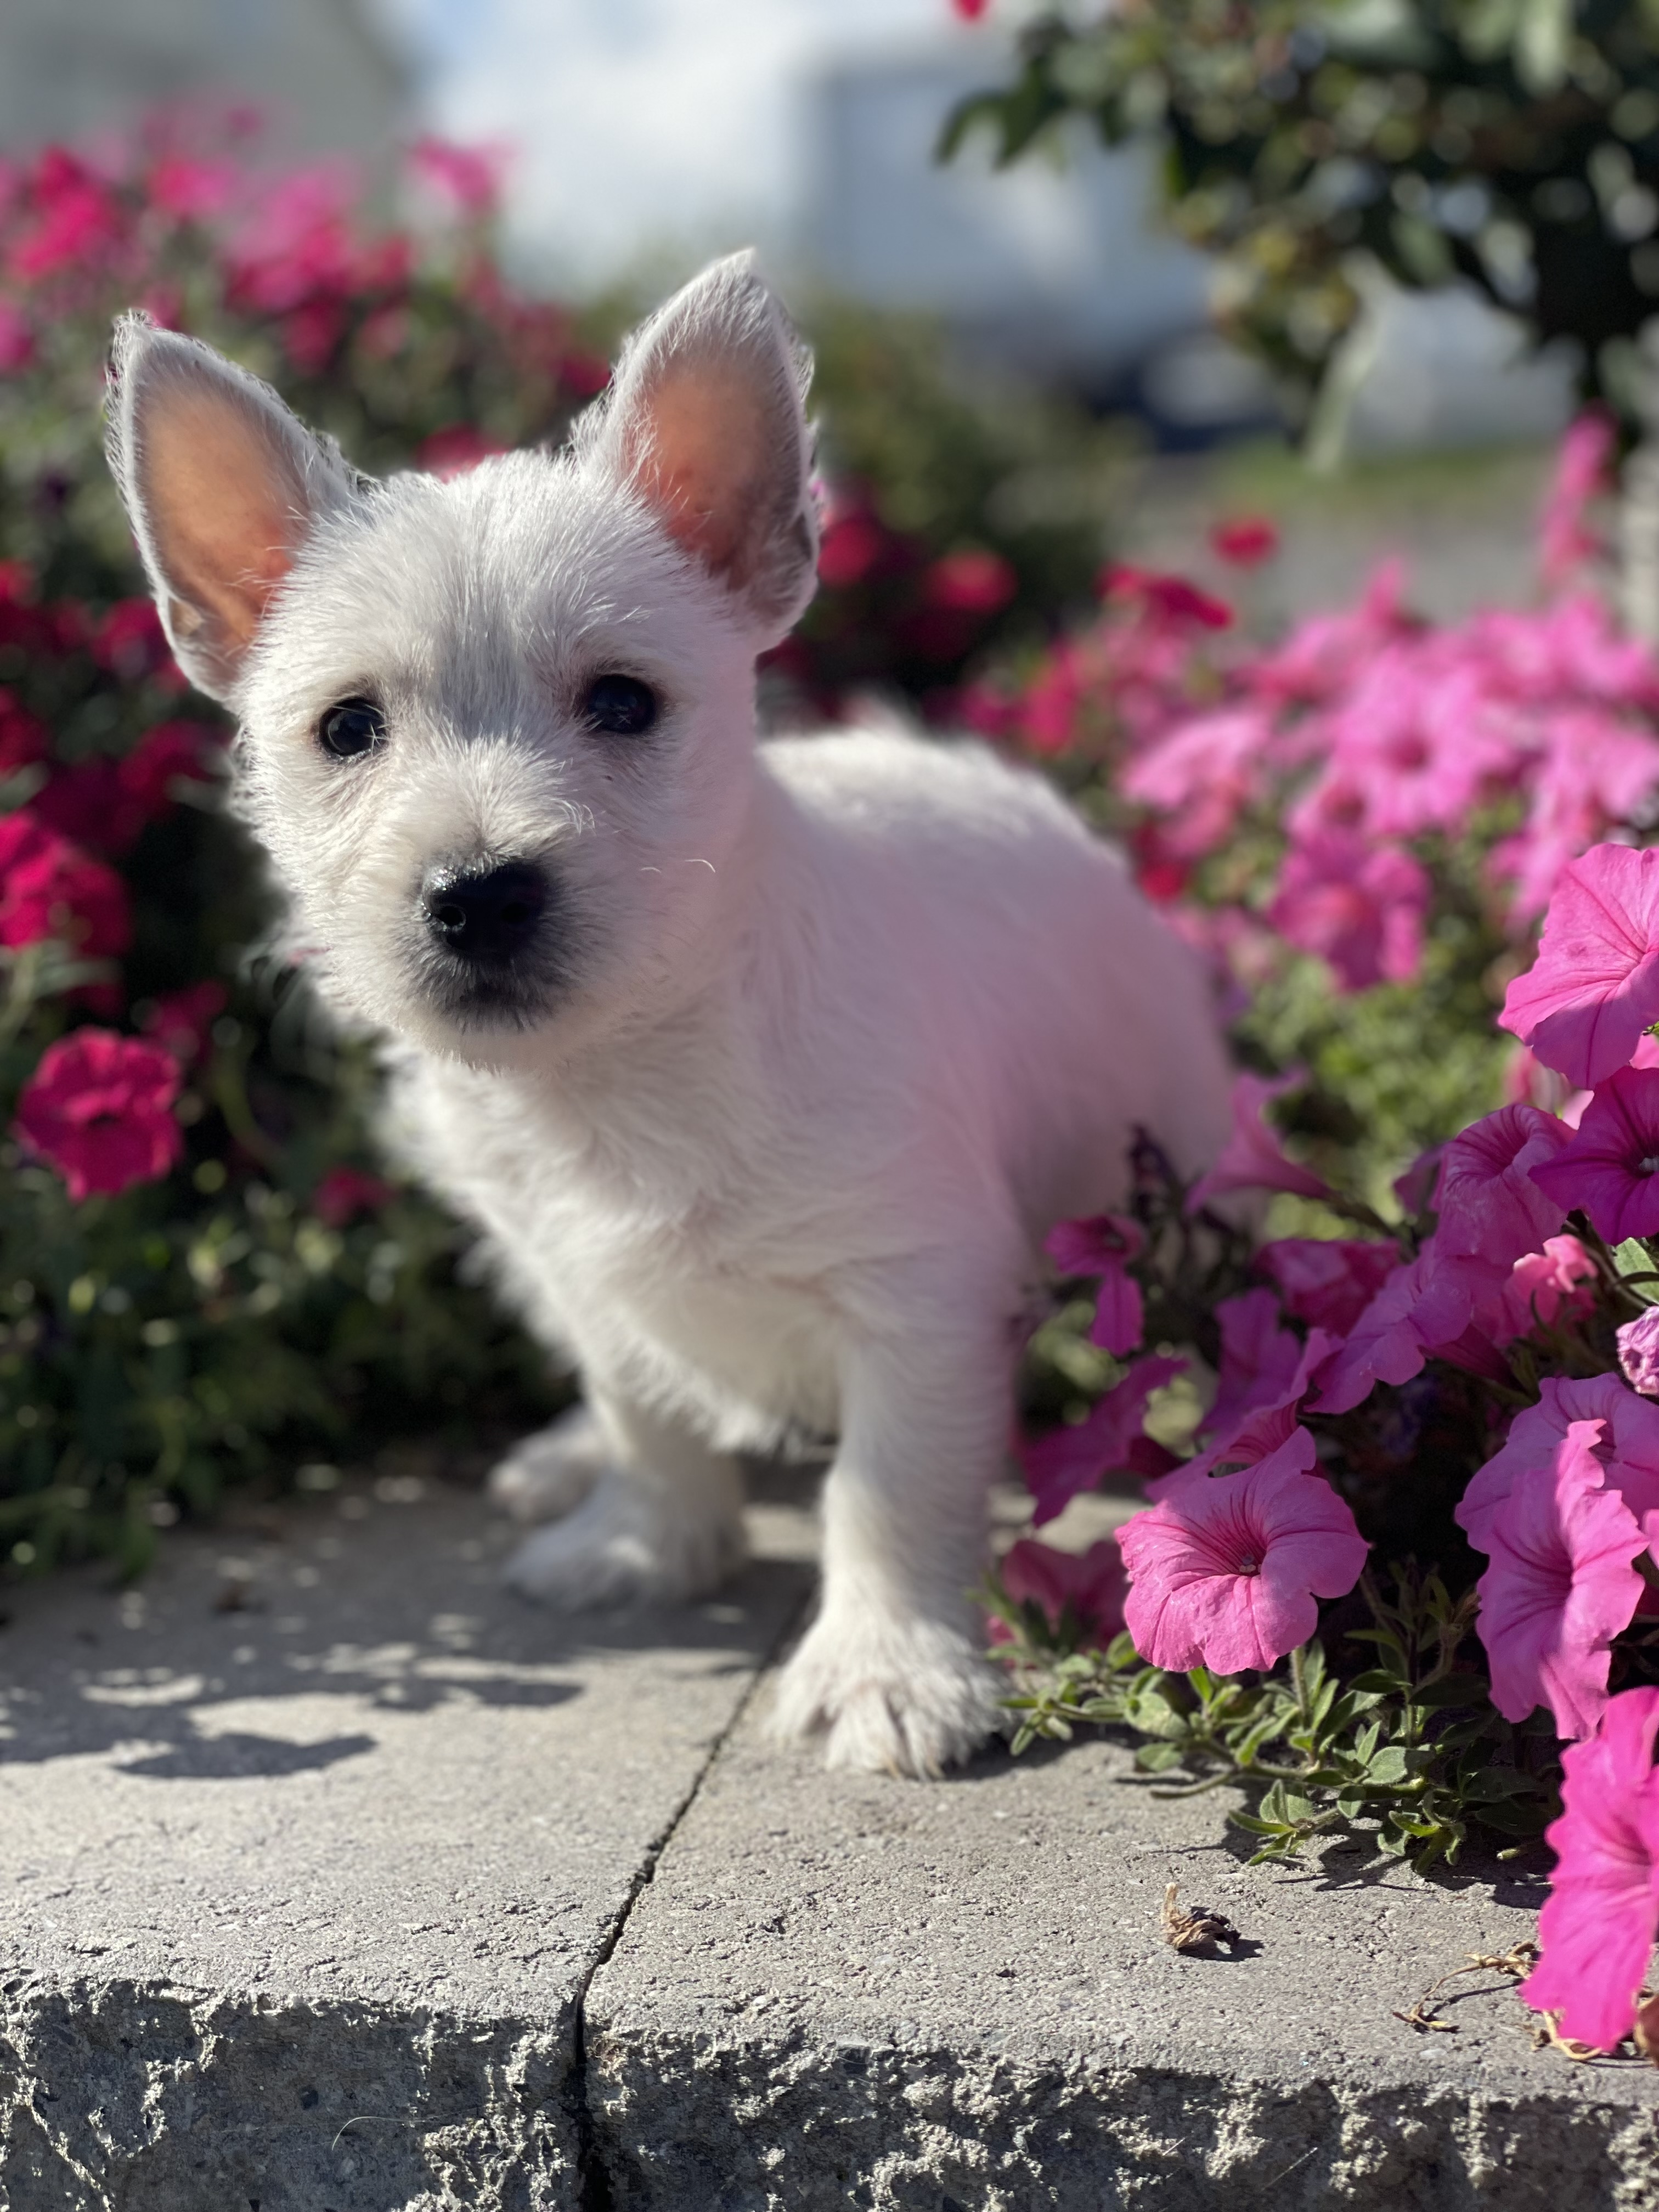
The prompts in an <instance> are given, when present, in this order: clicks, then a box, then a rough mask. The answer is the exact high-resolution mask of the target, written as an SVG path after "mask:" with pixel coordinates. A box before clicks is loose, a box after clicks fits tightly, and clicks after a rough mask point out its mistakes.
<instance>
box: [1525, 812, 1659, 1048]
mask: <svg viewBox="0 0 1659 2212" xmlns="http://www.w3.org/2000/svg"><path fill="white" fill-rule="evenodd" d="M1498 1020H1499V1023H1500V1024H1501V1026H1502V1027H1503V1028H1504V1029H1506V1030H1509V1031H1510V1033H1511V1034H1512V1035H1513V1036H1518V1037H1519V1038H1520V1039H1521V1041H1522V1043H1523V1044H1528V1045H1530V1046H1531V1048H1532V1049H1533V1051H1534V1053H1535V1054H1536V1055H1537V1056H1538V1058H1539V1059H1540V1060H1542V1061H1543V1062H1544V1063H1545V1065H1546V1066H1548V1067H1553V1068H1557V1069H1559V1072H1560V1073H1562V1074H1563V1075H1565V1077H1566V1079H1567V1080H1568V1081H1569V1082H1570V1083H1571V1084H1574V1085H1577V1088H1578V1089H1580V1090H1581V1091H1593V1090H1595V1089H1596V1088H1597V1087H1598V1086H1599V1085H1601V1083H1603V1082H1604V1081H1605V1080H1606V1079H1607V1077H1608V1076H1609V1075H1612V1074H1613V1073H1614V1072H1615V1071H1616V1070H1617V1069H1619V1068H1621V1067H1624V1066H1627V1065H1628V1063H1629V1060H1630V1057H1631V1054H1632V1053H1633V1052H1634V1051H1635V1049H1636V1045H1637V1040H1638V1038H1639V1037H1640V1036H1641V1034H1642V1032H1643V1030H1644V1029H1647V1028H1649V1027H1650V1025H1651V1024H1653V1023H1654V1022H1656V1021H1659V849H1656V848H1648V849H1647V850H1644V851H1639V852H1638V850H1636V848H1634V847H1632V846H1629V845H1597V846H1595V848H1593V849H1592V850H1591V851H1589V852H1588V853H1586V854H1583V857H1582V858H1581V859H1579V860H1574V861H1573V862H1571V865H1570V866H1567V867H1566V868H1565V869H1564V870H1563V871H1562V873H1561V878H1560V880H1559V883H1558V884H1557V885H1556V888H1555V896H1554V897H1553V899H1552V900H1551V901H1550V910H1549V914H1548V915H1547V918H1546V920H1545V922H1544V934H1543V938H1542V939H1541V943H1540V945H1539V947H1538V957H1537V959H1536V960H1535V961H1534V963H1533V964H1532V967H1531V968H1530V969H1528V972H1527V974H1526V975H1519V976H1517V977H1516V980H1515V981H1514V982H1513V983H1511V984H1510V987H1509V992H1508V994H1507V995H1506V996H1505V998H1504V1011H1503V1012H1502V1014H1500V1015H1499V1017H1498Z"/></svg>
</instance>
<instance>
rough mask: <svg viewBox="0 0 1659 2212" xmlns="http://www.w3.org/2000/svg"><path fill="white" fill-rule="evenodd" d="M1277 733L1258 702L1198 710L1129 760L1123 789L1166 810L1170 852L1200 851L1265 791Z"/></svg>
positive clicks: (1196, 855)
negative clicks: (1207, 711)
mask: <svg viewBox="0 0 1659 2212" xmlns="http://www.w3.org/2000/svg"><path fill="white" fill-rule="evenodd" d="M1272 735H1273V720H1272V716H1271V715H1270V714H1268V713H1267V711H1266V710H1265V709H1264V708H1260V707H1255V706H1248V705H1247V706H1239V707H1225V708H1218V709H1217V710H1216V711H1215V712H1214V713H1212V714H1195V715H1194V716H1192V717H1191V719H1190V720H1182V721H1180V722H1177V723H1176V725H1175V726H1174V728H1172V729H1170V731H1168V732H1166V733H1164V735H1163V736H1161V737H1160V738H1158V741H1157V742H1156V743H1155V744H1152V745H1150V746H1148V748H1147V749H1146V751H1145V752H1143V753H1142V754H1141V755H1140V757H1139V758H1138V759H1136V760H1133V761H1131V762H1130V763H1129V764H1128V766H1127V768H1126V769H1124V771H1123V774H1122V777H1121V788H1122V790H1123V793H1124V795H1125V796H1126V798H1129V799H1133V800H1135V801H1136V803H1137V804H1138V805H1142V806H1151V807H1155V808H1156V809H1157V810H1158V812H1159V813H1160V814H1161V815H1162V816H1164V817H1165V818H1164V820H1163V821H1162V822H1161V823H1160V824H1159V827H1160V829H1161V832H1162V835H1163V838H1164V843H1165V845H1166V846H1167V848H1168V849H1169V850H1170V852H1171V853H1172V854H1175V855H1176V857H1177V858H1179V859H1182V860H1197V859H1200V858H1201V857H1202V855H1203V854H1206V853H1212V852H1213V851H1214V850H1215V848H1217V846H1218V845H1219V844H1221V843H1222V842H1224V841H1225V839H1226V838H1227V836H1229V835H1230V834H1231V830H1232V827H1233V824H1234V823H1235V822H1236V821H1237V818H1238V816H1239V812H1240V811H1241V809H1243V807H1244V806H1245V805H1248V804H1249V801H1250V800H1251V799H1254V798H1255V797H1256V796H1257V795H1258V793H1260V791H1261V787H1262V770H1263V767H1264V764H1265V763H1266V760H1267V753H1268V748H1269V744H1270V742H1271V739H1272Z"/></svg>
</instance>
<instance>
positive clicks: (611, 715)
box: [586, 676, 657, 738]
mask: <svg viewBox="0 0 1659 2212" xmlns="http://www.w3.org/2000/svg"><path fill="white" fill-rule="evenodd" d="M586 712H587V719H588V720H589V721H590V722H591V723H592V726H593V727H594V728H595V729H596V730H608V731H609V732H611V736H612V737H614V738H637V737H638V736H639V735H640V733H641V731H644V730H648V729H649V728H650V726H651V725H652V724H653V722H654V721H655V720H656V719H657V695H656V693H655V692H654V691H653V690H652V689H651V686H650V685H649V684H641V682H640V679H639V678H638V677H637V676H601V677H600V678H599V679H598V681H597V682H596V683H595V684H593V686H592V689H591V690H589V692H588V695H587V705H586Z"/></svg>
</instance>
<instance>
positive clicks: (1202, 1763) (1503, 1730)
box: [985, 1566, 1560, 1872]
mask: <svg viewBox="0 0 1659 2212" xmlns="http://www.w3.org/2000/svg"><path fill="white" fill-rule="evenodd" d="M1361 1589H1362V1590H1363V1591H1364V1598H1365V1601H1366V1606H1367V1608H1368V1612H1369V1615H1370V1619H1369V1622H1368V1624H1367V1625H1365V1626H1352V1627H1350V1628H1349V1629H1348V1630H1347V1632H1346V1643H1347V1644H1350V1645H1358V1646H1362V1647H1365V1648H1366V1652H1367V1655H1368V1656H1369V1657H1370V1664H1369V1665H1365V1664H1362V1665H1361V1666H1359V1667H1358V1668H1345V1669H1344V1670H1343V1671H1342V1672H1341V1673H1340V1674H1339V1673H1337V1672H1335V1671H1334V1670H1333V1669H1332V1668H1331V1667H1330V1666H1329V1665H1328V1663H1327V1660H1326V1656H1325V1651H1324V1649H1323V1646H1322V1644H1320V1643H1319V1642H1317V1641H1315V1642H1313V1643H1310V1644H1304V1645H1302V1646H1301V1648H1300V1649H1299V1650H1296V1651H1293V1652H1291V1655H1290V1657H1289V1658H1288V1660H1287V1661H1286V1662H1285V1668H1284V1671H1283V1673H1282V1674H1280V1673H1279V1672H1277V1671H1275V1672H1274V1673H1273V1674H1270V1675H1267V1676H1264V1677H1261V1678H1253V1677H1249V1676H1243V1675H1215V1674H1210V1673H1209V1672H1208V1671H1207V1670H1206V1668H1202V1667H1198V1668H1194V1669H1193V1670H1192V1672H1191V1673H1190V1674H1167V1673H1165V1672H1164V1671H1163V1670H1161V1669H1160V1668H1156V1667H1149V1666H1147V1665H1146V1664H1145V1663H1144V1662H1142V1661H1141V1660H1140V1659H1139V1657H1138V1656H1137V1655H1136V1652H1135V1649H1134V1645H1133V1643H1132V1642H1131V1640H1130V1638H1128V1636H1127V1635H1120V1636H1118V1637H1115V1638H1114V1639H1113V1641H1112V1642H1111V1644H1109V1646H1108V1647H1107V1648H1106V1649H1105V1650H1091V1649H1089V1648H1086V1647H1085V1646H1084V1645H1082V1644H1080V1643H1079V1632H1078V1628H1077V1624H1076V1622H1075V1620H1074V1619H1073V1618H1071V1617H1070V1616H1067V1615H1062V1616H1061V1618H1060V1622H1059V1624H1058V1626H1054V1627H1050V1626H1049V1625H1048V1621H1047V1620H1046V1618H1045V1617H1044V1615H1043V1613H1042V1610H1041V1608H1040V1607H1036V1606H1035V1605H1032V1604H1030V1603H1027V1604H1024V1605H1014V1604H1012V1603H1011V1602H1010V1601H1008V1600H1007V1598H1006V1596H1004V1595H1003V1594H1002V1593H1001V1592H1000V1590H997V1589H992V1590H990V1591H988V1592H987V1593H986V1594H985V1599H986V1603H987V1606H988V1607H990V1609H991V1610H992V1611H993V1612H994V1613H996V1614H997V1616H998V1617H999V1618H1000V1620H1003V1621H1004V1622H1005V1623H1006V1626H1007V1627H1008V1629H1009V1630H1010V1632H1012V1639H1013V1640H1012V1643H1011V1644H1002V1645H1000V1646H998V1647H997V1649H996V1655H995V1656H998V1657H999V1658H1000V1659H1002V1660H1003V1661H1004V1662H1005V1663H1006V1664H1007V1665H1009V1666H1010V1667H1011V1668H1012V1673H1013V1677H1014V1682H1015V1687H1014V1690H1013V1692H1012V1695H1011V1696H1009V1697H1008V1698H1007V1699H1006V1700H1005V1703H1006V1705H1007V1706H1008V1709H1009V1711H1010V1712H1011V1713H1012V1715H1014V1717H1015V1727H1014V1735H1013V1747H1014V1750H1015V1751H1016V1752H1020V1751H1023V1750H1024V1749H1025V1748H1026V1747H1027V1746H1028V1745H1030V1744H1031V1743H1033V1742H1035V1741H1038V1740H1040V1739H1048V1740H1050V1741H1066V1739H1068V1738H1069V1737H1070V1736H1071V1735H1072V1733H1073V1730H1074V1729H1076V1728H1078V1727H1079V1726H1084V1725H1086V1726H1094V1727H1105V1728H1112V1729H1123V1730H1126V1731H1127V1733H1128V1734H1129V1735H1132V1736H1133V1737H1135V1738H1137V1739H1138V1740H1139V1741H1138V1747H1137V1750H1136V1753H1135V1766H1136V1769H1137V1771H1139V1772H1140V1773H1142V1774H1144V1775H1147V1776H1149V1777H1150V1776H1156V1777H1159V1778H1163V1779H1164V1780H1165V1781H1166V1782H1171V1781H1172V1782H1175V1783H1176V1785H1177V1786H1176V1787H1175V1788H1174V1789H1173V1790H1167V1791H1164V1792H1160V1793H1159V1794H1169V1795H1174V1796H1195V1795H1198V1794H1200V1793H1201V1792H1203V1791H1206V1790H1216V1789H1221V1788H1236V1789H1237V1790H1240V1791H1241V1792H1242V1793H1243V1803H1242V1804H1241V1805H1239V1806H1237V1807H1235V1808H1233V1809H1232V1810H1231V1811H1230V1812H1229V1814H1228V1815H1227V1818H1228V1820H1229V1821H1230V1823H1231V1825H1232V1826H1235V1827H1237V1828H1239V1829H1242V1830H1243V1832H1245V1833H1246V1834H1248V1835H1249V1836H1253V1837H1255V1838H1257V1839H1258V1841H1257V1844H1256V1848H1255V1850H1254V1852H1253V1853H1252V1854H1251V1863H1252V1864H1253V1865H1254V1864H1255V1863H1258V1862H1261V1861H1263V1860H1286V1861H1295V1860H1297V1859H1299V1858H1300V1857H1302V1856H1303V1855H1304V1853H1305V1852H1307V1851H1308V1850H1310V1849H1311V1850H1330V1849H1333V1848H1336V1849H1343V1848H1346V1849H1353V1848H1358V1849H1360V1850H1364V1851H1365V1852H1367V1853H1368V1854H1370V1856H1372V1857H1379V1858H1389V1857H1394V1858H1405V1859H1408V1860H1409V1861H1410V1862H1411V1863H1412V1864H1413V1866H1414V1867H1416V1868H1417V1869H1418V1870H1419V1872H1424V1871H1425V1870H1426V1869H1428V1868H1429V1867H1431V1866H1432V1865H1433V1864H1434V1863H1436V1862H1437V1860H1441V1859H1443V1860H1445V1861H1446V1862H1448V1863H1450V1862H1452V1861H1455V1859H1456V1857H1457V1856H1458V1854H1459V1852H1460V1851H1461V1850H1462V1849H1463V1846H1464V1844H1466V1842H1467V1841H1468V1838H1469V1835H1470V1832H1471V1830H1472V1829H1480V1830H1484V1831H1486V1841H1487V1842H1488V1844H1497V1845H1498V1847H1499V1848H1500V1849H1504V1848H1508V1847H1511V1846H1513V1845H1514V1844H1516V1840H1517V1839H1520V1840H1522V1841H1525V1840H1529V1839H1531V1838H1534V1837H1536V1836H1538V1835H1540V1834H1541V1832H1542V1831H1543V1828H1544V1826H1545V1825H1546V1823H1547V1821H1548V1820H1551V1819H1552V1818H1553V1816H1554V1814H1555V1813H1556V1812H1558V1811H1559V1796H1558V1784H1559V1777H1560V1768H1559V1759H1558V1755H1557V1751H1556V1746H1555V1742H1554V1736H1553V1729H1551V1728H1550V1726H1549V1724H1548V1720H1547V1717H1543V1718H1542V1719H1541V1721H1540V1722H1530V1721H1529V1722H1526V1723H1522V1725H1521V1726H1520V1727H1519V1728H1515V1727H1511V1725H1510V1723H1509V1722H1507V1721H1505V1720H1504V1718H1503V1717H1502V1716H1501V1715H1500V1714H1498V1713H1497V1712H1495V1711H1493V1709H1492V1705H1491V1704H1490V1702H1489V1699H1488V1687H1487V1682H1486V1675H1485V1674H1484V1672H1480V1671H1476V1670H1472V1669H1465V1668H1461V1667H1460V1666H1459V1665H1458V1663H1457V1662H1458V1656H1459V1653H1460V1650H1461V1649H1462V1645H1463V1643H1464V1640H1465V1638H1467V1637H1468V1632H1469V1630H1470V1628H1471V1626H1472V1625H1473V1623H1474V1611H1475V1605H1474V1592H1473V1591H1468V1592H1466V1593H1465V1594H1464V1595H1463V1596H1462V1598H1460V1599H1457V1600H1454V1599H1453V1598H1452V1597H1451V1596H1450V1595H1449V1594H1448V1591H1447V1588H1446V1585H1445V1583H1443V1581H1442V1580H1441V1578H1440V1577H1439V1576H1438V1574H1436V1573H1432V1572H1431V1573H1427V1574H1419V1572H1418V1571H1417V1570H1416V1569H1415V1568H1413V1567H1409V1566H1408V1567H1404V1568H1398V1569H1396V1570H1395V1587H1394V1589H1393V1591H1392V1593H1391V1594H1390V1595H1389V1596H1387V1597H1385V1596H1384V1595H1383V1594H1382V1593H1381V1592H1380V1591H1379V1590H1378V1589H1377V1588H1376V1585H1375V1583H1373V1582H1372V1580H1371V1578H1370V1576H1369V1575H1368V1576H1366V1577H1365V1578H1364V1581H1363V1582H1362V1583H1361Z"/></svg>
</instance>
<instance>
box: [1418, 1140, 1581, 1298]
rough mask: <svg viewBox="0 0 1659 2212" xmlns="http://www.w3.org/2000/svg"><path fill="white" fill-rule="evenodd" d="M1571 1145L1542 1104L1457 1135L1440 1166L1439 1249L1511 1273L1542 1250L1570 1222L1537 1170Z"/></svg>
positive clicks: (1435, 1238) (1438, 1205)
mask: <svg viewBox="0 0 1659 2212" xmlns="http://www.w3.org/2000/svg"><path fill="white" fill-rule="evenodd" d="M1571 1141H1572V1137H1571V1131H1569V1130H1568V1129H1566V1128H1565V1127H1563V1126H1562V1124H1561V1123H1560V1122H1559V1121H1557V1120H1556V1118H1555V1116H1554V1115H1552V1114H1545V1113H1541V1112H1540V1110H1539V1109H1538V1108H1537V1107H1536V1106H1502V1107H1500V1108H1499V1109H1498V1111H1497V1113H1495V1114H1487V1115H1484V1116H1483V1117H1482V1119H1481V1120H1480V1121H1476V1122H1474V1124H1473V1125H1472V1126H1471V1127H1468V1128H1467V1129H1465V1130H1464V1132H1463V1133H1462V1136H1461V1137H1455V1138H1453V1139H1452V1141H1451V1143H1450V1144H1449V1145H1448V1146H1447V1147H1446V1150H1445V1153H1444V1156H1443V1158H1442V1160H1441V1164H1440V1182H1439V1186H1438V1188H1437V1193H1436V1198H1435V1204H1436V1206H1437V1211H1438V1214H1439V1221H1438V1224H1437V1227H1436V1230H1435V1237H1434V1241H1435V1246H1436V1249H1437V1250H1438V1251H1439V1252H1441V1253H1442V1254H1443V1255H1445V1256H1447V1257H1449V1258H1450V1257H1468V1258H1471V1259H1479V1260H1485V1261H1490V1262H1491V1264H1492V1266H1493V1267H1499V1268H1505V1269H1507V1268H1509V1267H1512V1266H1513V1265H1514V1263H1515V1262H1516V1261H1517V1260H1518V1259H1520V1258H1521V1257H1522V1255H1524V1254H1526V1253H1528V1252H1536V1251H1538V1250H1539V1249H1541V1246H1542V1244H1543V1243H1544V1240H1545V1238H1546V1237H1552V1236H1553V1235H1554V1233H1555V1231H1557V1230H1558V1229H1559V1228H1560V1226H1561V1224H1562V1218H1563V1217H1562V1209H1561V1207H1560V1206H1559V1205H1557V1204H1556V1202H1555V1200H1553V1198H1550V1197H1547V1195H1546V1194H1545V1193H1544V1192H1543V1191H1542V1190H1541V1188H1539V1186H1538V1184H1537V1183H1536V1182H1534V1180H1533V1176H1532V1170H1534V1168H1535V1167H1538V1166H1541V1164H1543V1163H1544V1162H1545V1161H1547V1160H1553V1159H1554V1158H1556V1157H1557V1156H1558V1155H1559V1153H1560V1152H1562V1151H1564V1150H1565V1147H1566V1146H1568V1145H1570V1144H1571Z"/></svg>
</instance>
